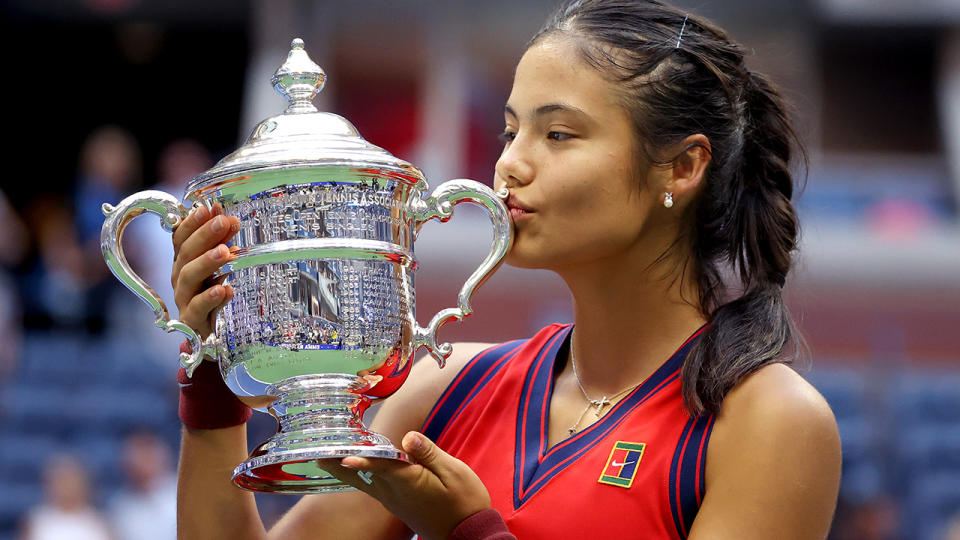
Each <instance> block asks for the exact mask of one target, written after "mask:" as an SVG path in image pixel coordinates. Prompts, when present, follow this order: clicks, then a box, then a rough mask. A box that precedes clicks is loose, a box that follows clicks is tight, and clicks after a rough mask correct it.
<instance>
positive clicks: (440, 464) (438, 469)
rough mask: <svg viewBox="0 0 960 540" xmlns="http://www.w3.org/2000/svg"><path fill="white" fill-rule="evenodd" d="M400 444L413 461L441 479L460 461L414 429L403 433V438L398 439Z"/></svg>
mask: <svg viewBox="0 0 960 540" xmlns="http://www.w3.org/2000/svg"><path fill="white" fill-rule="evenodd" d="M400 446H401V447H402V448H403V451H404V452H406V453H407V454H408V455H409V456H410V457H411V458H412V459H413V461H415V462H417V463H419V464H420V465H423V466H424V467H426V468H427V469H429V470H430V471H432V472H433V473H434V474H436V475H437V476H438V477H440V478H441V479H442V478H444V477H445V476H446V475H447V474H448V473H449V471H450V470H451V468H452V467H455V466H456V463H458V462H459V461H460V460H458V459H457V458H455V457H453V456H451V455H450V454H448V453H446V452H444V451H443V450H441V449H440V447H439V446H437V445H436V444H434V443H433V441H431V440H430V439H428V438H427V437H426V436H425V435H423V434H422V433H417V432H416V431H410V432H408V433H407V434H406V435H404V436H403V440H402V441H400Z"/></svg>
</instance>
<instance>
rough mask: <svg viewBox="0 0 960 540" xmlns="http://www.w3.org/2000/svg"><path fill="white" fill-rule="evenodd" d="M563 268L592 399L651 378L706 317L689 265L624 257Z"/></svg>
mask: <svg viewBox="0 0 960 540" xmlns="http://www.w3.org/2000/svg"><path fill="white" fill-rule="evenodd" d="M678 251H679V250H678ZM688 266H689V265H688ZM630 268H636V269H640V270H637V271H635V272H631V271H629V269H630ZM559 273H560V275H561V277H563V279H564V281H566V283H567V286H568V287H569V288H570V291H571V293H572V294H573V298H574V317H575V321H576V329H575V331H574V337H573V341H572V344H571V346H572V347H573V348H574V355H575V356H576V360H577V370H578V374H579V378H580V380H581V381H582V383H583V386H584V388H585V389H586V391H587V392H588V393H590V395H591V396H592V397H599V396H603V395H606V396H612V395H614V394H616V393H617V392H620V391H621V390H623V389H624V388H627V387H630V385H636V384H639V383H641V382H643V381H644V380H645V379H646V378H647V377H649V376H650V375H651V374H652V373H653V372H654V371H655V370H656V369H657V368H658V367H660V366H661V365H662V364H663V363H664V362H665V361H666V360H667V359H668V358H669V357H670V355H672V354H673V353H674V352H675V351H676V349H677V347H679V346H680V345H681V344H682V343H683V341H684V340H685V339H686V338H687V337H689V336H690V335H691V334H692V333H693V332H695V331H696V329H697V328H699V327H700V326H702V325H703V324H704V323H705V322H706V318H705V317H704V315H703V313H702V312H701V309H700V307H699V301H698V300H699V296H698V291H697V283H696V277H695V276H694V275H693V272H692V270H691V269H690V268H687V271H686V272H684V271H683V264H682V263H680V264H677V263H676V261H670V260H665V261H663V262H662V263H660V264H654V265H650V264H648V263H646V264H645V261H640V263H639V264H638V263H637V261H634V263H632V264H631V263H630V261H626V260H623V259H620V260H615V261H599V262H592V263H590V264H589V265H580V266H578V267H576V268H564V269H562V270H561V271H560V272H559ZM566 369H568V370H569V369H570V366H569V365H568V366H567V368H566Z"/></svg>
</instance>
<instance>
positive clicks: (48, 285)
mask: <svg viewBox="0 0 960 540" xmlns="http://www.w3.org/2000/svg"><path fill="white" fill-rule="evenodd" d="M25 218H26V221H27V224H28V226H29V228H30V230H31V232H33V235H34V241H35V243H36V251H37V252H36V260H35V261H33V264H32V268H31V269H30V271H29V273H28V275H27V276H26V278H25V279H26V282H25V285H24V293H23V298H24V303H25V308H26V311H27V315H28V317H29V322H30V323H31V325H33V326H50V325H53V326H59V327H74V326H78V325H81V324H83V323H84V321H85V319H86V316H87V310H88V307H87V289H88V279H87V273H86V266H85V264H84V259H85V258H84V256H83V248H82V247H81V246H80V244H79V242H78V241H77V236H76V230H75V228H74V223H73V221H74V220H73V215H72V214H71V212H70V210H69V209H68V208H67V206H66V205H65V204H64V202H63V201H62V200H60V199H58V198H55V197H53V196H45V197H41V198H38V199H37V200H34V201H33V202H32V203H31V204H30V206H29V207H28V209H27V212H26V214H25ZM101 260H102V259H101ZM101 264H102V262H101Z"/></svg>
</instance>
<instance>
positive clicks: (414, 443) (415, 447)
mask: <svg viewBox="0 0 960 540" xmlns="http://www.w3.org/2000/svg"><path fill="white" fill-rule="evenodd" d="M407 438H408V439H409V441H407V447H408V448H409V449H410V451H411V452H417V451H419V450H420V449H421V448H423V440H422V439H421V438H420V436H419V435H417V434H415V433H412V432H411V434H410V435H407Z"/></svg>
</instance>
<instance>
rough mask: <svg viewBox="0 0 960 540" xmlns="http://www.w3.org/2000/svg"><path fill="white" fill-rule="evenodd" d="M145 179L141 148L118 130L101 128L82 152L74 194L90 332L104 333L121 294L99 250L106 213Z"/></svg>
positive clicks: (121, 130) (115, 127)
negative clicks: (109, 312)
mask: <svg viewBox="0 0 960 540" xmlns="http://www.w3.org/2000/svg"><path fill="white" fill-rule="evenodd" d="M140 178H141V162H140V147H139V144H138V143H137V141H136V139H135V138H134V137H133V135H131V134H130V133H129V132H128V131H127V130H125V129H123V128H120V127H118V126H102V127H100V128H97V129H95V130H94V131H93V132H92V133H90V135H89V136H88V137H87V139H86V141H85V142H84V144H83V147H82V148H81V150H80V163H79V171H78V177H77V181H76V191H75V193H74V208H75V215H74V219H75V221H76V237H77V241H78V242H79V244H80V246H81V256H82V260H83V262H82V264H83V268H82V271H83V274H84V276H85V280H84V281H85V289H86V294H85V296H86V298H85V303H86V306H85V307H86V311H85V317H84V322H85V324H86V329H87V330H88V331H90V332H94V333H99V332H101V331H102V330H103V327H104V325H105V314H106V312H107V309H108V308H109V307H110V305H111V304H112V302H113V296H114V295H115V294H116V293H117V292H118V291H120V290H121V287H120V284H119V282H117V281H116V280H115V279H113V277H112V276H110V272H109V270H108V269H107V267H106V265H105V264H104V262H103V254H102V253H101V250H100V229H101V227H102V226H103V219H104V216H103V212H102V210H101V207H102V205H103V203H105V202H108V203H110V204H117V203H119V202H120V201H121V200H122V199H123V198H124V197H126V196H127V195H130V194H131V193H132V192H133V191H135V190H136V189H138V188H139V186H140Z"/></svg>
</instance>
